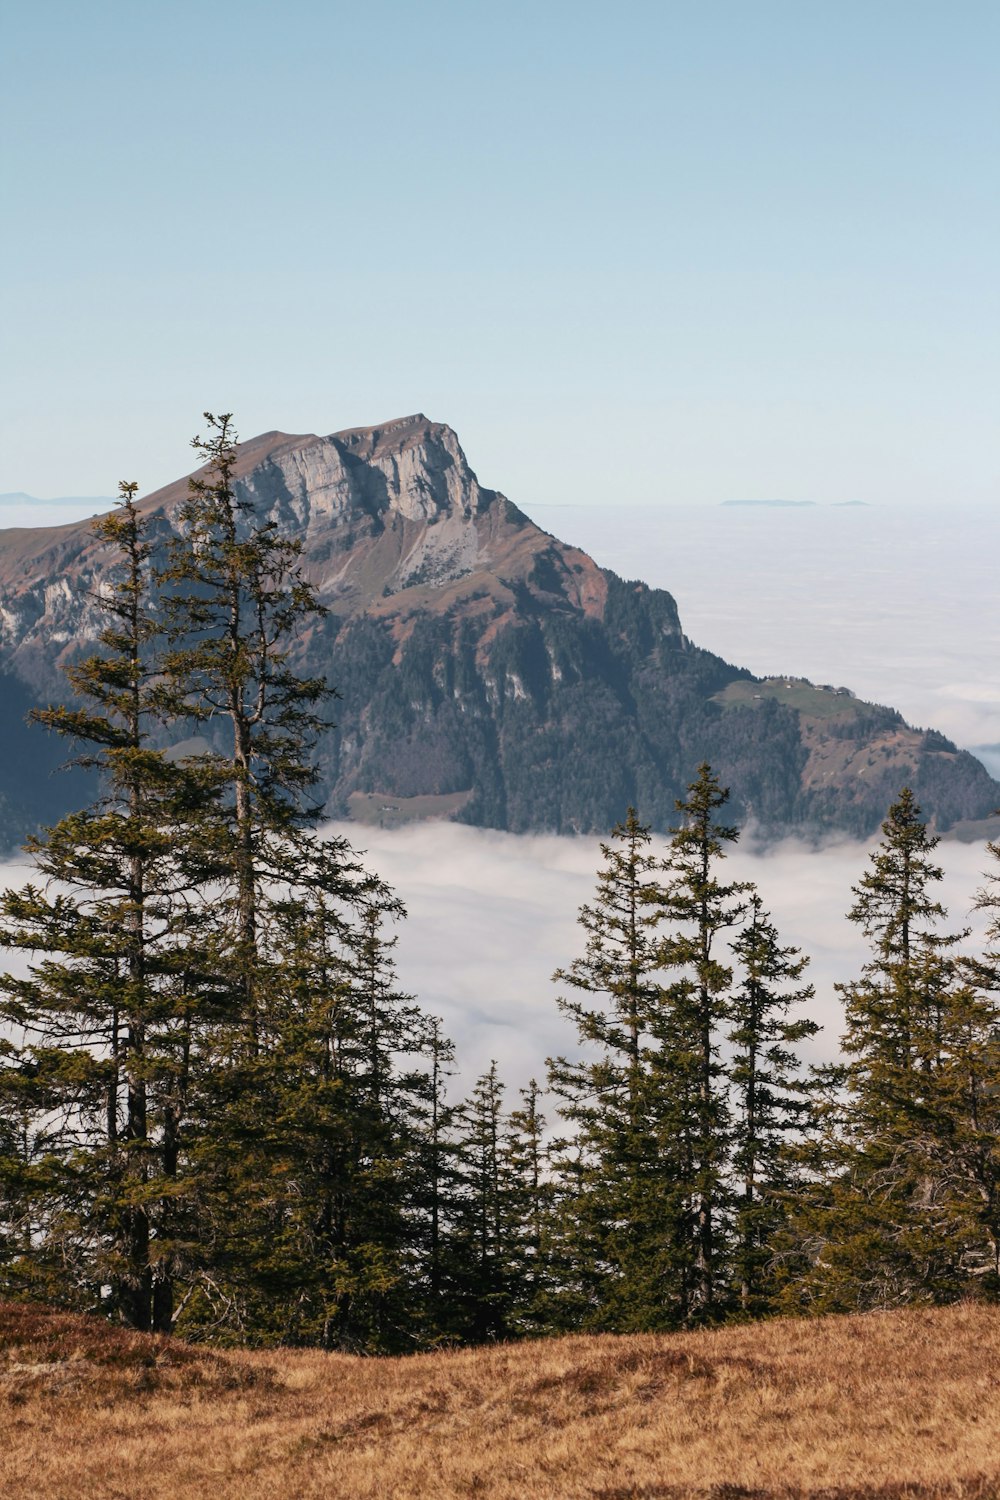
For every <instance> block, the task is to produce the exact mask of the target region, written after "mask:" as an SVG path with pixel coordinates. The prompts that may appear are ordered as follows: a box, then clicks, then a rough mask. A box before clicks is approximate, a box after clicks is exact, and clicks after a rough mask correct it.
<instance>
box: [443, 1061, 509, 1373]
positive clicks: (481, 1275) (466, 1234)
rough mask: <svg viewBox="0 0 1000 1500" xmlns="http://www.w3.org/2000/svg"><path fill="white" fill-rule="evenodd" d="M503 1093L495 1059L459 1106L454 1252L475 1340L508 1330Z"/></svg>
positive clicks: (469, 1336)
mask: <svg viewBox="0 0 1000 1500" xmlns="http://www.w3.org/2000/svg"><path fill="white" fill-rule="evenodd" d="M503 1095H504V1087H503V1084H502V1083H501V1081H500V1077H499V1074H498V1072H497V1065H496V1062H495V1061H494V1062H491V1063H490V1067H489V1070H488V1071H487V1072H486V1073H483V1074H482V1075H481V1076H480V1077H479V1078H477V1079H476V1082H475V1086H474V1088H473V1091H472V1094H471V1096H470V1097H469V1099H468V1100H467V1101H466V1103H465V1105H464V1108H463V1111H462V1123H463V1125H464V1129H463V1130H462V1134H461V1137H460V1144H459V1152H460V1156H459V1160H460V1162H461V1172H462V1180H461V1191H460V1195H459V1197H458V1200H457V1203H456V1212H455V1223H454V1226H453V1236H454V1242H453V1253H454V1255H455V1258H456V1263H457V1269H458V1273H459V1281H460V1296H461V1301H462V1304H463V1307H464V1323H465V1328H464V1336H465V1338H466V1339H467V1340H468V1341H470V1342H471V1343H474V1344H481V1343H485V1342H487V1341H493V1340H496V1339H502V1338H506V1337H507V1336H508V1333H509V1324H508V1320H509V1313H510V1287H509V1257H510V1251H511V1245H510V1240H509V1235H510V1205H509V1201H508V1198H509V1184H508V1181H507V1174H506V1171H505V1161H504V1149H503V1147H504V1134H505V1119H504V1110H503Z"/></svg>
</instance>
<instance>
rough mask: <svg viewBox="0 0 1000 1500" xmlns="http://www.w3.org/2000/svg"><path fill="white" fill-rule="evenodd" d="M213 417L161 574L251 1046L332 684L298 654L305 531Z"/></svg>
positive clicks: (169, 659) (205, 830)
mask: <svg viewBox="0 0 1000 1500" xmlns="http://www.w3.org/2000/svg"><path fill="white" fill-rule="evenodd" d="M205 420H206V422H207V423H208V434H207V436H206V437H197V438H195V439H194V442H193V447H194V448H195V451H196V452H197V453H198V454H199V456H200V457H201V458H202V459H203V460H204V467H203V469H202V470H200V471H199V472H198V473H197V474H196V475H195V476H194V477H193V478H192V479H191V481H190V483H189V494H188V498H187V500H186V502H185V504H184V506H183V507H182V509H181V513H180V521H181V533H180V535H179V536H178V537H176V538H175V539H174V540H173V541H172V543H171V546H170V557H169V563H168V565H167V566H166V567H165V568H163V569H162V570H161V571H160V573H159V581H160V583H161V585H163V586H164V588H165V589H166V594H165V601H164V602H165V605H166V607H167V610H168V613H169V619H170V626H171V639H172V649H171V650H170V651H169V652H168V653H167V655H166V658H165V661H164V674H165V675H164V681H163V682H162V684H161V689H160V691H161V698H162V701H163V703H164V706H165V708H166V710H167V711H168V712H169V713H170V714H172V715H173V716H174V718H176V719H180V720H182V721H190V722H193V724H194V725H196V726H200V727H201V729H202V731H203V733H204V734H205V735H207V736H208V744H207V748H206V749H205V750H204V751H203V752H202V753H200V754H199V755H197V756H194V757H189V758H188V761H187V764H188V767H189V769H190V770H191V771H192V772H196V773H197V775H198V776H199V777H200V778H201V780H202V781H203V783H204V784H205V785H206V786H207V787H208V788H210V789H211V790H212V791H213V793H214V794H215V799H216V800H215V803H214V806H215V808H216V809H217V812H216V817H215V818H214V820H211V821H209V820H206V821H204V822H203V824H202V826H201V829H200V834H201V848H202V851H203V854H204V856H205V860H206V863H205V875H206V878H207V879H208V878H211V879H213V880H214V882H215V884H216V887H217V890H216V896H215V901H214V910H215V915H216V922H217V924H218V925H219V926H220V928H221V926H222V924H223V921H224V919H225V920H227V921H228V926H229V935H228V950H229V957H230V962H231V965H232V982H233V984H234V985H235V986H236V988H237V989H238V991H239V993H240V996H241V1005H242V1011H243V1017H244V1024H245V1027H246V1031H247V1040H248V1045H249V1047H250V1048H251V1049H252V1047H253V1046H254V1045H255V1038H256V1032H257V1027H258V1024H259V1016H258V1006H259V1005H260V1003H261V997H260V996H259V994H258V993H257V988H258V979H259V975H258V972H257V970H258V961H259V958H260V951H259V929H260V925H261V921H262V914H261V905H262V903H263V902H265V901H266V890H267V888H268V886H269V884H270V883H273V882H278V883H281V882H287V881H288V880H289V879H290V878H292V879H294V877H295V874H296V865H297V862H298V860H299V851H298V847H297V837H296V835H297V831H298V830H299V829H301V828H302V827H303V826H305V827H308V826H309V825H311V824H312V823H313V822H314V821H315V816H316V814H317V812H318V811H319V809H318V808H317V807H316V806H315V805H314V804H313V803H311V802H310V800H309V794H310V792H311V790H312V788H313V787H314V785H315V783H316V774H317V773H316V770H315V767H314V765H313V764H312V762H311V760H310V751H311V749H312V747H313V744H314V742H315V738H316V735H317V734H318V732H319V731H320V729H321V728H322V727H323V720H322V718H321V717H320V715H319V712H318V704H319V703H320V701H321V699H322V698H323V697H324V696H325V694H326V692H327V687H326V684H325V682H324V681H322V680H321V679H319V678H311V677H303V676H301V675H300V674H299V673H297V672H296V671H295V670H294V667H293V666H292V663H291V660H290V656H291V652H292V649H293V646H294V644H295V641H296V638H297V637H298V636H299V635H300V634H301V632H302V631H303V630H304V629H305V628H306V627H307V626H308V625H309V624H310V623H311V622H313V621H315V620H316V619H317V618H318V617H319V616H320V615H322V614H323V613H324V610H323V607H322V606H321V605H320V604H319V602H318V600H317V598H316V594H315V591H314V589H313V587H312V585H311V584H310V583H309V581H308V579H307V578H306V576H305V573H304V571H303V568H302V561H301V555H302V545H301V543H300V542H299V541H297V540H296V539H294V538H290V537H286V536H282V535H281V534H280V533H279V532H278V530H277V527H276V525H275V523H274V522H271V521H264V520H261V519H260V518H259V517H258V516H257V515H256V512H255V510H254V507H253V505H252V503H251V502H250V501H249V500H247V499H246V498H242V497H241V496H240V494H239V493H238V489H237V467H238V451H237V438H236V432H235V430H234V427H233V422H232V417H231V415H229V414H225V415H223V416H218V417H217V416H215V415H213V414H212V413H211V412H206V413H205ZM222 726H225V732H224V733H223V732H222Z"/></svg>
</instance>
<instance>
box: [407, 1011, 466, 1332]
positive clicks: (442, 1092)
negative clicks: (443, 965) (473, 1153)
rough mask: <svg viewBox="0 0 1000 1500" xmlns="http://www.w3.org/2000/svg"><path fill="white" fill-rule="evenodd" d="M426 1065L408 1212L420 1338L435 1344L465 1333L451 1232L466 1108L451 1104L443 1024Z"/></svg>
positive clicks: (433, 1021)
mask: <svg viewBox="0 0 1000 1500" xmlns="http://www.w3.org/2000/svg"><path fill="white" fill-rule="evenodd" d="M426 1058H427V1065H426V1067H425V1069H424V1071H423V1073H422V1075H420V1077H419V1078H418V1080H417V1090H416V1099H415V1107H414V1145H413V1153H412V1158H411V1161H410V1174H411V1178H410V1191H409V1195H408V1210H409V1214H410V1217H411V1222H412V1241H413V1250H412V1265H413V1280H414V1284H415V1286H416V1287H417V1290H418V1299H419V1302H420V1321H419V1331H418V1334H417V1338H418V1340H419V1342H420V1343H422V1344H425V1345H431V1346H432V1345H434V1344H435V1343H437V1342H439V1341H441V1340H451V1339H454V1338H458V1337H460V1336H461V1335H462V1331H463V1329H462V1319H461V1316H460V1314H459V1309H458V1307H457V1302H458V1280H459V1278H458V1276H457V1272H456V1265H455V1257H454V1255H453V1253H452V1250H453V1245H452V1228H453V1223H454V1220H455V1217H456V1212H457V1205H458V1201H459V1197H460V1190H461V1182H462V1165H461V1144H460V1139H459V1130H458V1126H459V1122H460V1120H461V1115H462V1108H461V1105H460V1104H452V1103H450V1102H449V1100H448V1080H449V1079H450V1078H451V1077H453V1076H454V1059H455V1052H454V1047H453V1045H452V1043H451V1042H450V1041H449V1040H448V1038H447V1037H446V1036H445V1035H444V1033H443V1031H442V1024H441V1020H440V1018H439V1017H437V1016H432V1017H430V1018H429V1021H428V1040H427V1049H426Z"/></svg>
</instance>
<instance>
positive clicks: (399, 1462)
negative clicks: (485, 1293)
mask: <svg viewBox="0 0 1000 1500" xmlns="http://www.w3.org/2000/svg"><path fill="white" fill-rule="evenodd" d="M0 1496H2V1497H3V1500H29V1497H30V1500H265V1497H266V1500H309V1497H314V1496H317V1497H318V1496H324V1497H327V1496H328V1497H342V1496H343V1497H351V1500H353V1497H359V1500H368V1497H373V1500H374V1497H379V1500H390V1497H391V1500H410V1497H417V1496H419V1497H421V1500H423V1497H432V1500H437V1497H440V1500H452V1497H459V1496H462V1497H464V1496H477V1497H490V1500H515V1497H517V1500H523V1497H539V1500H549V1497H551V1500H667V1497H670V1500H687V1497H695V1496H698V1497H704V1500H708V1497H712V1500H765V1497H768V1500H773V1497H785V1500H793V1497H798V1500H804V1497H807V1496H808V1497H812V1500H820V1497H822V1500H848V1497H850V1500H856V1497H861V1496H876V1497H880V1500H936V1497H955V1500H959V1497H961V1500H994V1497H1000V1309H996V1308H987V1307H982V1306H975V1305H965V1306H961V1307H956V1308H950V1309H945V1310H919V1309H918V1310H911V1311H906V1312H897V1313H884V1314H877V1315H871V1314H870V1315H868V1316H865V1317H851V1318H827V1319H823V1320H817V1321H813V1322H808V1321H804V1322H773V1323H767V1324H759V1325H751V1326H744V1327H738V1328H729V1329H724V1330H720V1331H717V1332H706V1333H696V1334H677V1335H672V1336H664V1337H660V1336H643V1337H602V1338H584V1337H577V1338H566V1339H561V1340H553V1341H550V1342H545V1343H532V1344H519V1345H503V1346H496V1347H491V1348H486V1349H479V1350H462V1351H447V1352H441V1353H436V1354H427V1355H420V1356H416V1357H413V1358H409V1359H377V1360H376V1359H361V1358H353V1357H349V1356H344V1355H323V1354H318V1353H292V1352H285V1351H281V1352H267V1353H231V1352H224V1353H220V1352H215V1351H213V1352H209V1351H207V1350H204V1349H200V1348H198V1349H195V1348H192V1347H190V1346H187V1345H184V1344H181V1343H178V1342H175V1341H173V1340H166V1339H162V1340H161V1339H154V1338H149V1337H145V1336H143V1335H139V1334H129V1333H126V1332H123V1331H122V1330H119V1329H112V1328H108V1327H107V1326H106V1325H104V1324H102V1323H100V1322H97V1321H92V1320H88V1319H84V1318H76V1317H69V1316H66V1315H63V1314H55V1313H50V1312H47V1311H45V1310H41V1309H37V1308H27V1307H19V1306H15V1305H13V1304H9V1303H7V1304H0Z"/></svg>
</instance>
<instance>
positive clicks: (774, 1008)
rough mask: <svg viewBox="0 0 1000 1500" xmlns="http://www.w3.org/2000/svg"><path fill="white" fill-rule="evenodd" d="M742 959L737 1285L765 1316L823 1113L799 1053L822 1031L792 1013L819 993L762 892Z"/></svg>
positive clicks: (734, 1069)
mask: <svg viewBox="0 0 1000 1500" xmlns="http://www.w3.org/2000/svg"><path fill="white" fill-rule="evenodd" d="M732 953H733V959H734V962H735V966H736V973H737V976H738V982H737V984H736V985H735V986H734V989H733V993H732V997H731V1000H730V1005H729V1027H730V1030H729V1041H730V1044H731V1046H732V1056H731V1060H730V1063H729V1078H730V1110H731V1115H732V1130H733V1152H732V1168H733V1175H734V1191H735V1195H736V1197H735V1206H734V1221H733V1279H734V1285H735V1290H736V1291H737V1292H738V1294H739V1306H740V1311H741V1312H742V1313H743V1314H744V1315H747V1316H751V1317H757V1316H760V1315H762V1314H763V1313H766V1312H768V1311H770V1310H771V1308H772V1306H773V1304H774V1277H773V1275H772V1273H771V1264H772V1259H773V1254H774V1240H775V1236H776V1234H777V1233H778V1231H779V1229H780V1228H781V1227H782V1225H783V1223H784V1220H785V1217H786V1214H787V1212H788V1210H789V1207H790V1204H791V1203H792V1201H793V1200H794V1195H795V1193H796V1190H797V1189H798V1187H799V1185H800V1178H801V1168H800V1162H801V1153H800V1152H797V1151H795V1150H794V1149H793V1147H795V1146H796V1145H798V1143H799V1141H800V1140H801V1137H802V1135H803V1132H804V1130H805V1128H806V1126H807V1125H808V1123H809V1122H810V1119H811V1115H812V1108H813V1104H812V1097H811V1088H810V1079H809V1077H808V1075H807V1074H806V1073H805V1071H804V1069H803V1067H802V1064H801V1061H800V1059H799V1057H798V1054H797V1051H796V1050H795V1049H796V1047H797V1044H798V1043H800V1042H802V1041H804V1040H805V1039H806V1038H808V1037H812V1036H815V1035H816V1033H817V1031H818V1030H819V1029H820V1028H819V1027H818V1026H817V1024H816V1022H815V1021H811V1020H809V1019H808V1018H807V1017H799V1018H793V1017H792V1015H791V1012H792V1010H793V1009H794V1007H796V1006H800V1005H803V1004H805V1003H806V1002H807V1001H809V1000H811V999H812V998H813V995H814V994H815V990H814V988H813V986H812V985H811V984H804V983H802V976H803V974H804V973H805V969H806V966H807V964H808V962H809V960H808V959H807V958H806V957H804V956H803V955H802V954H801V953H800V952H799V950H798V949H797V948H792V947H783V946H782V945H781V943H780V941H779V938H778V933H777V929H776V928H775V926H774V924H773V922H772V921H771V919H770V917H769V916H768V914H767V912H766V911H765V910H764V903H763V901H762V900H761V898H760V896H759V895H758V894H757V893H756V892H754V893H753V894H752V895H751V897H750V909H749V919H748V921H747V924H746V926H745V927H744V928H743V930H742V932H741V933H740V934H739V936H738V937H737V938H736V940H735V942H734V943H733V944H732Z"/></svg>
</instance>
